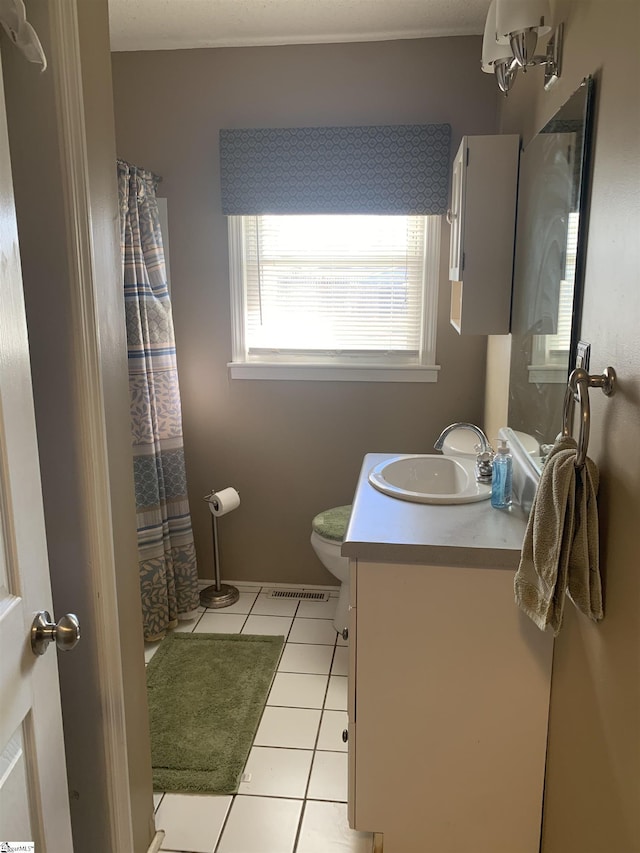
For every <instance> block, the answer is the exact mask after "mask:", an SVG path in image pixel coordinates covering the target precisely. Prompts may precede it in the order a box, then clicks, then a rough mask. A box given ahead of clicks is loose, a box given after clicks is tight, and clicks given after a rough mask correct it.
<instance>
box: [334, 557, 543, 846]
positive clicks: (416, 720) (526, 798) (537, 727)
mask: <svg viewBox="0 0 640 853" xmlns="http://www.w3.org/2000/svg"><path fill="white" fill-rule="evenodd" d="M390 589H391V590H392V591H393V597H392V598H391V597H390V594H389V591H390ZM357 615H358V618H357V624H356V630H357V636H356V649H355V653H356V660H355V678H356V687H355V689H356V695H355V698H356V709H355V710H356V729H357V742H356V750H355V756H354V758H355V827H356V828H357V829H361V830H367V831H374V832H382V833H383V834H384V846H385V853H425V851H433V853H538V850H539V843H540V820H541V807H542V792H543V780H544V766H545V750H546V735H547V715H548V703H549V685H550V675H551V652H552V645H553V638H552V637H551V636H548V635H546V634H543V633H541V632H540V631H539V630H538V629H537V628H536V627H535V626H534V625H533V623H532V622H531V621H530V620H528V619H527V618H526V617H525V616H524V615H523V614H522V613H521V612H520V611H519V610H518V609H517V607H516V606H515V604H514V601H513V571H510V570H508V569H490V568H483V569H479V568H466V567H455V568H451V567H445V566H419V565H396V564H393V565H391V564H380V563H362V562H360V561H359V562H358V591H357ZM349 746H350V748H351V744H350V745H349Z"/></svg>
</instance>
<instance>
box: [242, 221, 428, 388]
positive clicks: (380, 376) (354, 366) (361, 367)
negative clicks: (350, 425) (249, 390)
mask: <svg viewBox="0 0 640 853" xmlns="http://www.w3.org/2000/svg"><path fill="white" fill-rule="evenodd" d="M428 219H429V223H428V226H427V229H426V234H425V258H426V260H425V274H424V293H423V300H422V311H423V315H422V342H421V355H420V362H419V363H417V364H406V363H402V364H395V365H394V364H393V357H388V356H387V357H385V356H381V361H382V360H383V363H380V364H375V363H367V364H361V363H358V362H359V361H361V357H358V356H350V355H342V356H335V357H332V359H331V360H329V359H326V360H323V361H322V362H319V361H314V360H313V358H312V357H311V356H309V357H307V358H305V357H304V356H302V357H297V358H295V359H293V358H292V359H291V360H286V361H285V360H283V361H275V360H271V361H269V360H268V358H265V359H264V360H263V359H256V358H255V356H254V357H248V356H247V351H246V341H245V325H244V320H245V311H246V287H245V284H246V282H245V264H244V258H245V242H244V231H243V228H242V217H241V216H228V217H227V221H228V236H229V282H230V291H231V293H230V295H231V339H232V361H230V362H229V363H228V364H227V368H228V369H229V375H230V377H231V378H232V379H284V380H305V381H308V380H319V381H334V382H335V381H343V382H437V381H438V371H439V370H440V365H438V364H436V363H435V356H436V335H437V329H438V286H439V282H440V245H441V220H442V217H440V216H429V217H428Z"/></svg>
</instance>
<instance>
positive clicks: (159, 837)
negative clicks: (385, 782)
mask: <svg viewBox="0 0 640 853" xmlns="http://www.w3.org/2000/svg"><path fill="white" fill-rule="evenodd" d="M163 841H164V829H159V830H158V831H157V832H156V834H155V835H154V836H153V840H152V842H151V844H150V845H149V849H148V850H147V853H158V851H159V850H160V848H161V847H162V842H163ZM376 853H377V851H376Z"/></svg>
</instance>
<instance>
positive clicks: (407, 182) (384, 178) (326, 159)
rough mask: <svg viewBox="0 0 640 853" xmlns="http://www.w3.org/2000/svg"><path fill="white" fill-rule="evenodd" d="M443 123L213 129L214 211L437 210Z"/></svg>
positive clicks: (445, 181)
mask: <svg viewBox="0 0 640 853" xmlns="http://www.w3.org/2000/svg"><path fill="white" fill-rule="evenodd" d="M450 138H451V127H450V126H449V125H448V124H417V125H395V126H384V127H302V128H259V129H250V130H221V131H220V171H221V182H222V211H223V213H225V214H227V215H241V216H242V215H249V216H250V215H257V214H265V213H276V214H296V213H316V214H320V213H329V214H339V213H352V214H353V213H359V214H374V213H377V214H423V215H429V214H442V213H444V212H445V211H446V209H447V199H448V192H449V144H450Z"/></svg>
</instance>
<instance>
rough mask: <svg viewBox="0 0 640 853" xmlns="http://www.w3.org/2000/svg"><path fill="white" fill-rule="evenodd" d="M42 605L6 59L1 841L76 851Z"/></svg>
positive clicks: (42, 553) (1, 137)
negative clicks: (39, 647) (40, 646)
mask: <svg viewBox="0 0 640 853" xmlns="http://www.w3.org/2000/svg"><path fill="white" fill-rule="evenodd" d="M42 610H46V611H49V612H50V613H53V610H52V604H51V586H50V582H49V567H48V562H47V547H46V540H45V529H44V515H43V509H42V494H41V489H40V471H39V467H38V447H37V442H36V430H35V420H34V412H33V399H32V393H31V373H30V365H29V348H28V340H27V327H26V322H25V312H24V303H23V296H22V278H21V270H20V255H19V245H18V233H17V227H16V216H15V207H14V201H13V186H12V181H11V162H10V159H9V142H8V137H7V120H6V111H5V102H4V88H3V84H2V73H1V69H0V650H1V651H0V846H1V845H2V842H11V841H19V842H35V850H37V851H38V853H71V851H72V850H73V845H72V841H71V823H70V819H69V800H68V791H67V774H66V766H65V756H64V742H63V735H62V716H61V710H60V692H59V687H58V665H57V660H56V654H57V650H56V644H55V642H54V643H52V644H50V646H49V649H48V651H47V652H46V653H45V654H43V655H42V656H37V655H35V654H34V652H33V651H32V648H31V639H30V634H31V624H32V622H33V618H34V615H35V613H36V612H37V611H42ZM2 849H4V847H2ZM20 849H23V848H22V847H20ZM24 849H29V848H28V847H25V848H24Z"/></svg>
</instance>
